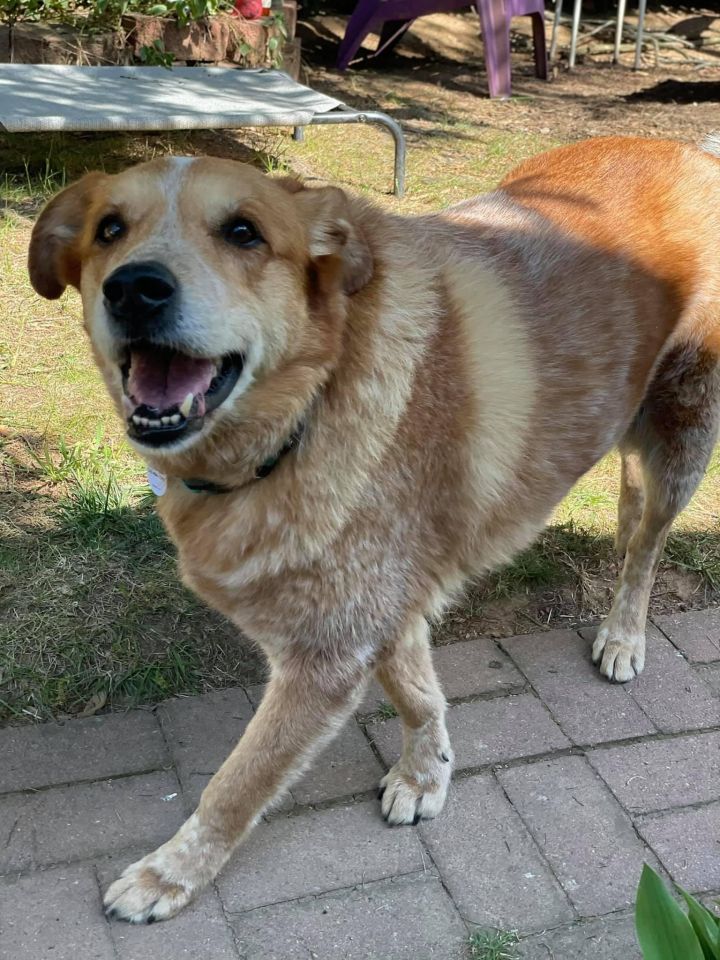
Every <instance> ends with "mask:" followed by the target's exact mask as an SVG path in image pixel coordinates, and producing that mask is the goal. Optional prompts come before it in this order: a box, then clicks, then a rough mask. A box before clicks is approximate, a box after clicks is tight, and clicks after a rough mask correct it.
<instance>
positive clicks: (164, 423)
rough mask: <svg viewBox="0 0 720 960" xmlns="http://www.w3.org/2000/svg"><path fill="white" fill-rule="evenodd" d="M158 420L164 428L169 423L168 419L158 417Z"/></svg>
mask: <svg viewBox="0 0 720 960" xmlns="http://www.w3.org/2000/svg"><path fill="white" fill-rule="evenodd" d="M160 420H161V421H162V425H163V426H164V427H166V426H167V425H168V424H169V423H170V417H160Z"/></svg>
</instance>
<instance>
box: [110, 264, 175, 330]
mask: <svg viewBox="0 0 720 960" xmlns="http://www.w3.org/2000/svg"><path fill="white" fill-rule="evenodd" d="M176 291H177V281H176V280H175V277H174V276H173V275H172V273H170V271H169V270H168V269H167V267H164V266H163V265H162V264H161V263H152V262H147V263H126V264H124V265H123V266H122V267H118V269H117V270H115V271H113V273H111V274H110V276H109V277H108V278H107V280H106V281H105V283H104V284H103V293H104V294H105V305H106V307H107V309H108V312H109V314H110V316H111V317H112V318H113V319H114V320H116V321H117V323H118V324H119V325H120V326H121V327H122V329H123V332H124V333H125V334H126V335H128V336H130V337H142V336H146V335H147V334H148V333H150V332H151V330H150V329H148V328H149V327H152V329H153V330H154V329H155V327H156V326H157V324H158V322H160V323H161V322H162V321H163V320H164V319H165V318H166V316H167V309H166V308H167V307H168V306H170V304H171V303H172V301H173V298H174V296H175V293H176Z"/></svg>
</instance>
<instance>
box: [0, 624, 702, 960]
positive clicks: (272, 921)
mask: <svg viewBox="0 0 720 960" xmlns="http://www.w3.org/2000/svg"><path fill="white" fill-rule="evenodd" d="M650 634H651V636H650V643H649V655H648V661H647V664H648V665H647V668H646V671H645V673H644V674H643V675H642V677H641V678H640V679H639V680H637V681H636V682H634V683H632V684H629V685H627V686H622V687H621V686H611V685H610V684H609V683H607V682H606V681H605V680H602V679H600V678H599V676H598V675H597V674H596V672H595V670H594V668H592V666H591V665H590V663H589V644H588V637H589V633H588V632H586V631H581V632H580V633H575V632H572V631H557V632H554V633H547V634H540V635H537V636H524V637H514V638H512V639H510V640H503V641H500V642H499V643H495V642H493V641H491V640H487V639H476V640H469V641H466V642H462V643H456V644H453V645H451V646H447V647H441V648H438V649H437V650H436V663H437V668H438V671H439V674H440V676H441V679H442V682H443V685H444V689H445V692H446V695H447V697H448V699H449V700H450V702H451V704H452V707H451V709H450V711H449V728H450V734H451V737H452V739H453V743H454V747H455V751H456V754H457V774H456V777H455V779H454V781H453V785H452V788H451V793H450V797H449V800H448V804H447V806H446V808H445V811H444V812H443V814H442V815H441V816H440V817H439V818H438V819H437V820H435V821H432V822H427V823H422V824H420V825H419V826H418V827H400V828H392V829H391V828H388V827H386V826H385V824H384V823H383V822H382V821H381V819H380V817H379V814H378V807H377V802H376V800H375V799H374V794H375V790H376V785H377V781H378V780H379V778H380V777H381V775H382V773H383V770H384V769H385V767H386V766H387V765H388V764H391V763H392V762H393V761H394V759H396V757H397V753H398V747H399V742H400V731H399V725H398V720H397V719H390V720H386V721H385V722H383V721H380V720H377V719H373V716H374V717H375V718H377V716H378V707H379V702H378V701H381V700H382V695H381V693H380V691H379V689H378V688H373V689H372V690H371V691H370V692H369V694H368V696H367V698H366V700H365V702H364V704H363V706H362V710H361V713H360V714H359V717H358V721H357V722H353V723H352V724H350V725H348V727H347V728H346V729H345V731H344V732H343V733H342V735H341V736H340V737H339V739H338V740H337V741H336V742H335V743H334V744H333V745H332V746H331V747H330V748H329V749H328V750H327V751H326V753H325V754H324V755H323V756H322V757H321V758H320V759H318V760H317V761H316V763H315V765H314V767H313V769H312V770H311V771H310V772H309V773H308V774H307V775H306V776H305V778H304V779H303V780H302V781H301V782H300V783H299V784H297V785H296V786H295V787H294V788H293V791H292V798H290V799H288V801H287V802H286V803H285V804H284V806H283V808H282V809H281V810H279V811H277V812H276V813H274V814H273V815H272V816H271V817H270V818H269V819H268V820H267V821H266V822H263V823H262V824H261V825H260V826H259V827H258V828H257V830H256V832H255V833H254V834H253V836H252V838H251V839H250V841H249V842H248V843H247V844H246V845H245V846H244V847H243V848H241V849H240V850H239V851H238V852H237V853H236V855H235V856H234V858H233V859H232V861H231V863H230V864H229V865H228V866H227V867H226V869H225V870H224V871H223V873H222V875H221V876H220V878H219V879H218V881H217V883H216V885H215V886H214V888H212V889H210V890H208V891H206V892H205V894H204V895H203V896H202V897H201V898H200V899H199V901H198V902H197V903H196V904H194V905H193V906H192V907H191V908H190V909H188V910H186V911H185V912H184V913H182V914H181V915H180V916H179V917H178V918H176V919H174V920H171V921H169V922H168V923H162V924H157V925H154V926H151V927H130V926H128V925H126V924H122V923H112V924H109V923H107V922H106V921H105V920H104V918H103V916H102V913H101V909H100V890H101V888H103V887H105V886H106V885H107V883H108V882H109V881H110V880H111V879H114V878H115V877H116V876H117V874H118V872H119V871H120V870H121V869H122V868H123V867H124V866H126V865H127V864H128V863H130V862H131V861H133V860H134V859H136V858H137V857H138V856H140V855H142V854H145V853H148V852H149V851H150V850H151V849H152V848H153V847H154V846H156V845H157V844H158V843H160V842H162V841H164V840H166V839H167V838H168V837H169V836H170V835H171V834H172V832H173V831H174V830H175V829H176V828H177V827H178V826H179V825H180V823H181V822H182V820H183V819H184V816H185V815H186V813H187V812H189V811H190V810H191V809H192V807H193V805H194V804H195V802H196V801H197V798H198V796H199V795H200V792H201V790H202V788H203V786H204V784H205V783H206V782H207V780H208V777H209V775H210V774H211V773H212V772H213V771H214V770H215V769H216V767H217V766H218V764H219V763H220V762H221V760H222V759H223V758H224V757H225V755H226V754H227V753H228V752H229V750H230V748H231V746H232V745H233V744H234V743H235V741H236V739H237V738H238V737H239V735H240V734H241V732H242V730H243V729H244V727H245V725H246V724H247V722H248V720H249V719H250V717H251V716H252V713H253V710H254V708H255V707H256V705H257V703H258V701H259V698H260V696H261V693H262V689H261V688H257V687H251V688H248V689H246V690H243V689H234V690H223V691H218V692H216V693H211V694H208V695H207V696H203V697H197V698H190V699H178V700H173V701H170V702H168V703H165V704H162V705H161V706H160V707H158V708H157V709H156V710H155V711H151V710H137V711H134V712H131V713H127V714H124V715H123V714H113V715H110V716H106V717H99V718H92V719H87V720H74V721H70V722H68V723H66V724H65V725H64V726H59V725H45V726H39V727H24V728H9V729H6V730H4V731H0V758H2V760H1V762H0V877H1V878H0V960H45V958H48V960H49V958H52V960H179V958H191V960H231V958H232V960H238V958H243V960H308V958H315V960H371V958H372V960H411V958H412V960H430V958H441V960H462V958H466V957H467V956H468V948H467V945H466V940H467V936H468V931H470V930H472V929H473V925H475V924H479V925H481V926H483V927H488V926H490V927H501V928H504V929H515V930H518V931H519V932H520V933H521V934H522V935H523V936H524V937H526V938H527V939H525V940H524V941H523V944H522V948H521V950H522V956H523V957H524V958H526V960H548V958H553V957H555V958H557V960H637V958H639V952H638V950H637V947H636V946H635V941H634V935H633V923H632V903H633V898H634V893H635V888H636V885H637V881H638V877H639V873H640V868H641V864H642V862H643V861H644V860H645V861H647V862H649V863H651V864H653V865H654V866H655V867H656V868H658V866H659V868H660V869H661V870H663V872H664V873H665V875H668V874H669V875H670V876H671V877H672V878H673V879H674V880H676V881H678V882H679V883H681V884H683V885H684V886H686V887H687V888H689V889H690V890H692V891H695V892H699V893H703V894H706V893H713V892H717V891H720V848H719V847H718V837H719V836H720V799H719V797H720V789H719V787H720V700H719V699H718V698H719V697H720V611H719V610H717V609H716V610H711V611H706V612H703V613H687V614H682V615H679V616H677V617H672V618H666V619H660V620H657V621H656V625H655V626H653V627H651V628H650Z"/></svg>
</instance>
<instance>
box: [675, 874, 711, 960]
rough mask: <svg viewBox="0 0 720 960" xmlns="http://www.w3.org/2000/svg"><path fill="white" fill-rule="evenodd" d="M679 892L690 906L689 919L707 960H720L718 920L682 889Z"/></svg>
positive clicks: (679, 888)
mask: <svg viewBox="0 0 720 960" xmlns="http://www.w3.org/2000/svg"><path fill="white" fill-rule="evenodd" d="M677 890H678V893H679V894H680V895H681V896H682V897H683V899H684V900H685V903H686V904H687V905H688V919H689V920H690V923H691V924H692V928H693V930H694V931H695V933H696V935H697V938H698V940H699V941H700V946H701V947H702V951H703V954H704V955H705V960H720V926H718V921H717V918H716V917H714V916H713V915H712V913H710V911H709V910H706V909H705V907H704V906H703V905H702V904H701V903H698V902H697V900H696V899H695V897H691V896H690V894H689V893H686V892H685V891H684V890H683V889H682V887H678V888H677Z"/></svg>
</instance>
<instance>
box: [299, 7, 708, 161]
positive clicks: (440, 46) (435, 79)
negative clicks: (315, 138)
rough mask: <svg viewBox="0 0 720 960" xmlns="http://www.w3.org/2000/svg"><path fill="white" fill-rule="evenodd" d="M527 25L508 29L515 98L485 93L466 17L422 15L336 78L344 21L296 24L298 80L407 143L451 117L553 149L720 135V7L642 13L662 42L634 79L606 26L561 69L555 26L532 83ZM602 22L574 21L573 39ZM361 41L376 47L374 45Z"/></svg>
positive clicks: (562, 50) (565, 37) (471, 20)
mask: <svg viewBox="0 0 720 960" xmlns="http://www.w3.org/2000/svg"><path fill="white" fill-rule="evenodd" d="M529 23H530V21H529V18H517V19H515V20H514V21H513V48H514V52H513V63H512V84H513V97H512V99H511V100H510V101H504V102H503V101H496V100H490V99H489V98H488V96H487V83H486V76H485V66H484V61H483V48H482V41H481V39H480V37H479V21H478V17H477V16H476V15H475V14H474V13H471V12H468V13H458V14H437V15H434V16H431V17H424V18H422V19H420V20H418V21H416V22H415V24H414V25H413V27H412V28H411V29H410V31H409V33H408V34H406V39H404V40H403V41H402V42H401V43H400V45H399V46H398V47H396V48H395V50H393V51H392V52H391V53H389V54H388V55H382V56H381V57H380V58H379V59H378V60H368V61H366V62H364V63H358V64H355V65H354V66H351V69H350V70H349V71H348V72H347V73H346V74H344V75H342V74H339V73H338V72H337V71H336V70H335V69H334V67H333V64H334V60H335V57H336V55H337V43H338V39H339V38H340V37H341V36H342V35H343V32H344V28H345V20H344V19H342V18H339V17H332V16H317V17H314V18H311V19H309V20H307V21H306V22H305V23H303V24H301V25H300V32H301V35H302V38H303V51H304V60H305V64H306V75H307V78H308V80H309V81H311V82H312V84H313V85H314V86H316V87H319V88H321V89H323V90H325V91H327V92H329V93H332V94H333V95H336V96H338V97H341V98H342V99H344V100H345V101H346V102H348V103H350V104H352V105H354V106H363V107H370V106H373V107H375V108H376V109H377V108H379V109H383V110H387V112H389V113H390V114H391V115H392V116H393V117H394V118H395V119H397V120H399V121H401V122H402V123H403V126H404V127H405V128H406V130H407V131H408V132H409V134H410V135H411V136H412V135H413V134H421V133H422V132H424V131H427V129H428V128H429V127H432V125H433V123H434V122H440V123H448V122H452V121H454V122H456V123H463V122H465V123H472V124H480V125H487V126H489V127H494V128H496V129H511V130H513V131H515V132H526V133H532V134H543V135H550V136H552V137H553V138H554V139H557V140H558V141H561V142H567V141H570V140H574V139H581V138H583V137H589V136H606V135H613V134H622V135H641V136H666V137H678V138H681V139H688V140H695V139H698V138H700V137H703V136H705V134H707V133H708V131H711V130H714V129H718V128H720V4H718V5H717V9H716V10H715V11H713V10H712V9H710V8H709V7H707V8H702V9H695V8H680V7H677V8H676V9H675V10H673V11H668V10H667V9H666V8H664V7H662V8H661V7H658V8H657V9H655V10H652V9H651V10H650V11H649V12H648V14H647V18H646V32H647V34H648V35H649V36H650V37H651V38H652V37H655V38H659V39H658V43H659V49H660V50H661V54H660V60H661V62H660V64H659V65H655V59H656V57H655V52H654V49H653V46H652V44H651V45H650V46H648V47H646V48H645V52H644V55H643V67H642V69H640V70H637V71H636V70H634V69H632V63H633V59H634V43H632V42H628V43H624V44H623V47H622V53H621V62H620V64H617V65H615V64H612V63H611V57H610V52H609V48H610V44H611V41H612V36H613V33H614V24H613V23H610V24H609V26H608V27H607V28H606V29H605V30H604V31H602V32H601V33H600V34H599V35H597V36H596V37H594V38H592V40H591V41H590V42H585V43H582V42H581V45H580V46H579V48H578V50H579V55H578V61H577V64H576V67H575V69H574V70H573V71H569V70H568V68H567V58H566V55H567V45H568V43H569V30H568V29H567V27H565V26H563V27H561V29H560V31H559V44H558V54H559V56H558V58H557V60H556V62H555V63H554V64H553V66H552V67H551V71H550V78H549V80H548V81H543V80H538V79H536V78H535V76H534V69H533V63H532V48H531V41H530V33H529V30H530V28H529ZM599 23H602V20H598V19H597V18H592V19H590V18H588V19H585V20H583V22H582V26H583V33H582V34H581V36H584V35H586V34H587V32H589V31H590V30H591V29H594V28H596V27H597V26H598V24H599ZM627 24H628V28H629V30H630V31H632V30H633V28H634V24H635V20H634V19H633V18H632V17H629V18H628V20H627ZM548 37H549V22H548ZM660 39H662V43H660ZM367 42H368V45H372V46H374V45H375V40H373V39H372V38H368V41H367ZM687 44H692V45H693V46H692V47H690V46H686V45H687Z"/></svg>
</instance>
